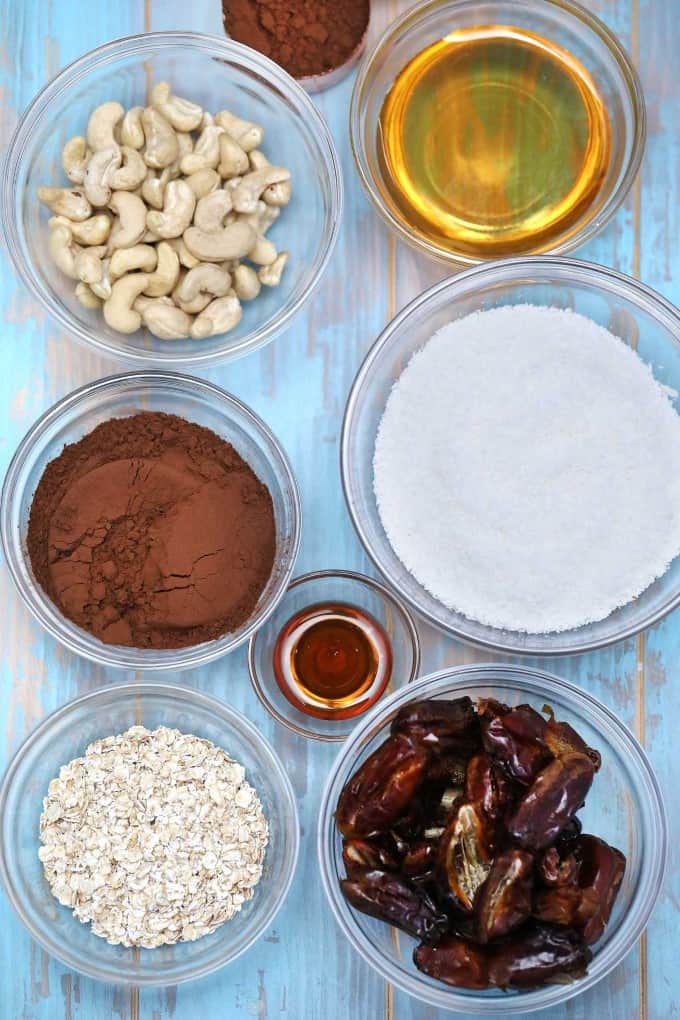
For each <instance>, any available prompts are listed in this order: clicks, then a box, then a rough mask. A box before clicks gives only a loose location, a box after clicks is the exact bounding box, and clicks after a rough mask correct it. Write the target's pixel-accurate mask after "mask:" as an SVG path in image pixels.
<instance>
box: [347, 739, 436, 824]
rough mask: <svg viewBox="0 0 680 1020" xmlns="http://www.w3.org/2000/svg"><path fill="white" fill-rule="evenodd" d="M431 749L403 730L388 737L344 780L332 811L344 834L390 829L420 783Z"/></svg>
mask: <svg viewBox="0 0 680 1020" xmlns="http://www.w3.org/2000/svg"><path fill="white" fill-rule="evenodd" d="M429 760H430V752H429V751H428V750H427V749H426V748H424V747H422V746H420V745H416V744H413V743H412V742H411V740H410V739H409V738H408V737H406V736H404V735H403V734H398V735H396V736H392V737H389V738H388V739H387V740H386V741H385V742H384V743H383V744H381V745H380V747H379V748H378V750H377V751H374V752H373V754H372V755H371V756H370V758H367V759H366V761H365V762H364V763H363V765H362V766H361V767H360V768H359V769H358V770H357V771H356V772H355V773H354V775H353V776H352V778H351V779H350V780H349V782H348V783H347V784H346V786H345V788H344V789H343V791H342V793H341V794H340V799H339V800H338V807H337V811H336V815H335V820H336V825H337V827H338V829H339V830H340V832H341V833H342V835H343V836H348V837H353V836H372V835H374V834H375V833H377V832H383V831H385V830H386V829H389V827H390V826H391V824H392V823H393V822H395V821H396V820H397V819H398V818H399V815H400V814H401V813H402V812H403V811H404V810H405V809H406V808H407V807H408V805H409V802H410V801H411V799H412V798H413V796H414V794H415V792H416V790H417V789H418V787H419V786H420V784H421V782H422V780H423V778H424V776H425V771H426V769H427V765H428V762H429Z"/></svg>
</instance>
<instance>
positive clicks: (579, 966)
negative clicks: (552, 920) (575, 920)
mask: <svg viewBox="0 0 680 1020" xmlns="http://www.w3.org/2000/svg"><path fill="white" fill-rule="evenodd" d="M591 959H592V953H591V952H590V950H589V949H588V947H587V946H586V945H585V944H584V942H583V939H582V938H581V937H580V935H579V934H578V933H577V932H575V931H574V930H573V929H571V928H558V927H552V926H551V925H546V924H537V925H536V926H535V927H532V928H529V929H527V930H526V931H524V930H523V931H521V932H517V933H515V934H514V935H513V936H511V937H510V938H509V940H508V941H507V942H505V943H504V944H502V945H500V946H498V948H496V949H495V950H494V951H493V953H492V954H491V959H490V961H489V981H490V983H491V984H492V985H495V986H496V987H498V988H510V987H514V988H536V987H538V986H540V985H544V984H548V983H552V982H556V981H564V980H572V981H573V980H574V979H575V978H579V977H583V975H584V974H585V973H586V969H587V966H588V964H589V963H590V960H591Z"/></svg>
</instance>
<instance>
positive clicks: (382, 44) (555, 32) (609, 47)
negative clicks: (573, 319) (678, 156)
mask: <svg viewBox="0 0 680 1020" xmlns="http://www.w3.org/2000/svg"><path fill="white" fill-rule="evenodd" d="M473 25H477V26H478V25H514V26H516V27H517V28H522V29H528V30H529V31H532V32H534V33H538V34H539V35H542V36H544V37H547V38H548V39H550V40H552V41H553V42H555V43H557V45H558V46H560V47H562V48H563V49H566V50H567V51H569V52H570V53H572V54H573V55H574V56H575V57H576V58H577V59H578V60H580V62H581V64H583V66H584V67H585V68H586V70H587V71H588V72H589V73H590V76H591V77H592V78H593V80H594V81H595V83H596V85H597V89H598V91H599V93H600V95H601V96H602V99H603V102H604V104H605V106H606V109H607V112H608V114H609V118H610V121H611V138H612V142H611V144H612V152H611V159H610V162H609V166H608V169H607V173H606V175H605V178H604V180H603V181H602V185H601V187H600V190H599V192H598V194H597V196H596V198H595V199H594V200H593V202H591V203H590V204H589V205H587V206H586V208H585V209H584V210H583V212H582V214H581V216H580V217H579V218H578V220H577V221H576V222H575V223H574V224H572V225H571V226H570V227H569V228H568V229H565V232H564V233H563V234H562V235H560V236H557V237H553V238H552V239H550V241H549V242H548V243H546V244H545V245H544V246H543V247H538V248H536V249H535V251H536V253H538V252H539V251H553V252H567V251H571V250H572V249H573V248H576V247H577V246H578V245H580V244H583V243H584V242H585V241H587V240H588V239H589V238H591V237H593V236H594V235H595V234H597V233H598V232H599V231H600V230H601V229H602V227H603V226H604V225H605V223H607V222H608V221H609V219H610V218H611V217H612V216H613V215H614V213H615V212H616V210H617V209H618V207H619V206H620V205H621V202H622V201H623V200H624V198H625V196H626V195H627V193H628V191H629V190H630V187H631V185H632V183H633V180H634V179H635V175H636V173H637V171H638V169H639V166H640V161H641V159H642V153H643V151H644V145H645V137H646V114H645V102H644V96H643V94H642V86H641V84H640V79H639V78H638V75H637V72H636V71H635V68H634V66H633V64H632V62H631V60H630V58H629V56H628V54H627V53H626V52H625V51H624V50H623V48H622V47H621V45H620V43H619V41H618V39H617V38H616V36H615V35H613V33H612V32H610V31H609V29H608V28H607V26H606V25H605V24H604V22H602V21H600V19H599V18H598V17H596V15H594V14H592V13H591V12H590V11H589V10H586V8H585V7H582V6H581V5H580V4H578V3H574V2H572V0H427V2H426V3H418V4H415V5H414V6H413V7H412V8H411V9H410V10H408V11H406V13H405V14H403V15H402V16H401V17H400V18H397V19H396V21H393V22H392V23H391V24H390V25H389V27H388V28H387V30H386V32H385V33H384V35H383V36H382V37H381V38H380V39H379V40H378V42H377V43H376V44H375V45H374V47H373V48H372V49H371V50H370V51H369V53H368V54H367V55H366V57H365V58H364V60H363V62H362V64H361V66H360V68H359V73H358V75H357V80H356V83H355V86H354V92H353V94H352V104H351V109H350V134H351V139H352V151H353V153H354V159H355V161H356V165H357V169H358V171H359V176H360V178H361V182H362V184H363V185H364V187H365V189H366V191H367V193H368V195H369V197H370V199H371V201H372V202H373V205H374V206H375V208H376V210H377V212H378V213H379V214H380V215H381V216H382V218H383V219H384V220H385V222H386V223H387V225H388V226H389V227H391V228H392V229H393V230H395V231H396V232H397V233H398V234H399V236H400V237H401V238H402V239H403V240H405V241H406V242H407V243H408V244H410V245H411V246H412V247H413V248H415V249H417V250H418V251H420V252H423V253H425V254H427V255H430V256H431V257H434V258H436V259H439V260H440V261H443V262H448V263H452V264H459V265H460V264H467V265H472V264H475V263H477V262H480V261H488V256H487V257H485V258H482V257H481V256H480V257H474V256H472V255H470V254H469V253H465V252H461V251H454V250H451V249H449V248H447V247H444V245H443V244H437V243H436V242H435V241H434V240H428V239H427V238H425V237H424V236H423V235H422V234H421V233H420V232H419V231H418V230H417V229H416V228H415V226H414V224H412V223H410V222H409V221H408V220H407V218H406V217H405V216H404V215H403V213H402V212H401V211H400V210H399V208H398V207H397V205H396V204H395V202H394V200H393V198H392V197H391V195H390V189H389V187H388V179H387V171H386V168H385V164H384V160H383V158H382V154H381V142H380V137H379V130H378V126H379V119H380V110H381V108H382V104H383V101H384V99H385V96H386V95H387V93H388V92H389V90H390V89H391V87H392V84H393V83H394V80H395V78H396V77H397V75H398V74H399V73H400V71H401V70H402V69H403V68H404V66H405V65H406V64H407V63H408V62H409V61H410V60H412V59H413V57H415V56H416V55H417V54H418V53H420V52H422V50H424V49H425V48H426V47H428V46H430V45H431V44H432V43H434V42H436V41H438V40H439V39H442V38H443V37H444V36H446V35H448V34H449V33H450V32H453V31H456V30H457V29H461V28H467V27H470V26H473Z"/></svg>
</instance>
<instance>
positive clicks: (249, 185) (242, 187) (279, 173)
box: [234, 166, 290, 213]
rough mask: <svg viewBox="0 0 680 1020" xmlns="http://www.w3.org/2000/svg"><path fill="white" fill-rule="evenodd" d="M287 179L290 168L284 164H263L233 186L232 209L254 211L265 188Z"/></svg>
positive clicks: (245, 211)
mask: <svg viewBox="0 0 680 1020" xmlns="http://www.w3.org/2000/svg"><path fill="white" fill-rule="evenodd" d="M289 180H290V170H286V168H285V167H284V166H265V167H262V169H261V170H252V171H251V172H250V173H249V174H246V175H245V177H243V179H242V180H241V182H240V183H239V184H238V185H237V187H235V188H234V209H235V210H236V212H241V213H251V212H255V210H256V209H257V203H258V200H259V198H260V195H261V194H262V192H263V191H264V190H265V188H268V187H269V186H270V185H271V184H280V183H281V182H282V181H289Z"/></svg>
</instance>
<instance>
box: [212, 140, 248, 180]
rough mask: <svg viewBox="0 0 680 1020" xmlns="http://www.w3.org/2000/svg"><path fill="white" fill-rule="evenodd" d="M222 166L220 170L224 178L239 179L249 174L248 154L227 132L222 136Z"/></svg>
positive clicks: (220, 143) (220, 144)
mask: <svg viewBox="0 0 680 1020" xmlns="http://www.w3.org/2000/svg"><path fill="white" fill-rule="evenodd" d="M219 146H220V165H219V167H218V170H219V172H220V174H221V176H222V177H237V176H239V175H241V174H245V173H247V172H248V169H249V167H250V163H249V161H248V154H247V153H246V152H244V151H243V149H242V148H241V146H240V145H239V144H238V142H237V141H236V139H235V138H232V137H231V135H229V134H227V132H226V131H225V132H224V133H223V134H221V135H220V140H219Z"/></svg>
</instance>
